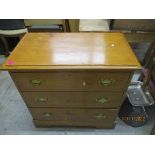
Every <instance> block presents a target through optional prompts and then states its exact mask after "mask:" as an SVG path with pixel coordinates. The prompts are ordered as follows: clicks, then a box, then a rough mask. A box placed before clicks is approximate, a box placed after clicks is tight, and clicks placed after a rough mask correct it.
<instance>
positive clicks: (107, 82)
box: [100, 79, 114, 86]
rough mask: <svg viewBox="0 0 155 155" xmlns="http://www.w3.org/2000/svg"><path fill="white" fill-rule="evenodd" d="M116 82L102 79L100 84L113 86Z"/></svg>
mask: <svg viewBox="0 0 155 155" xmlns="http://www.w3.org/2000/svg"><path fill="white" fill-rule="evenodd" d="M113 82H114V80H112V79H101V80H100V84H101V85H103V86H108V85H110V84H112V83H113Z"/></svg>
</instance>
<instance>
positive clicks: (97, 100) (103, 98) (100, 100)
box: [96, 97, 108, 104]
mask: <svg viewBox="0 0 155 155" xmlns="http://www.w3.org/2000/svg"><path fill="white" fill-rule="evenodd" d="M96 102H99V103H101V104H103V103H106V102H108V98H107V97H98V98H96Z"/></svg>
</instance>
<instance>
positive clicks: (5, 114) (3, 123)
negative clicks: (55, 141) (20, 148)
mask: <svg viewBox="0 0 155 155" xmlns="http://www.w3.org/2000/svg"><path fill="white" fill-rule="evenodd" d="M2 61H3V57H2V56H0V63H1V62H2ZM147 111H148V114H149V116H150V120H149V122H148V123H147V124H146V125H145V126H143V127H138V128H133V127H130V126H128V125H126V124H125V123H124V122H122V121H121V120H120V119H119V118H118V120H117V122H118V123H117V125H116V127H115V129H92V128H56V127H54V128H35V126H34V125H33V123H32V117H31V115H30V113H29V111H28V110H27V108H26V106H25V103H24V101H23V99H22V98H21V96H20V94H19V93H18V91H17V89H16V87H15V85H14V83H13V81H12V79H11V78H10V76H9V74H8V72H6V71H0V134H1V135H2V134H52V135H58V134H63V135H64V134H87V135H94V134H97V135H109V134H112V135H114V134H116V135H122V134H136V135H139V134H150V132H151V129H152V127H153V124H154V122H155V112H154V111H155V107H150V108H149V109H147Z"/></svg>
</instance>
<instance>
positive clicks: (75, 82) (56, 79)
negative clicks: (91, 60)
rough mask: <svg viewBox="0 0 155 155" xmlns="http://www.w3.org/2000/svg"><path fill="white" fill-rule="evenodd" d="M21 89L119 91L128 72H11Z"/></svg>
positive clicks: (125, 84) (125, 83) (124, 82)
mask: <svg viewBox="0 0 155 155" xmlns="http://www.w3.org/2000/svg"><path fill="white" fill-rule="evenodd" d="M11 75H12V77H13V79H14V81H15V83H16V84H17V86H18V87H19V88H20V90H22V91H103V90H107V91H121V90H122V89H124V88H125V87H126V86H127V84H128V83H127V82H128V79H129V76H130V73H126V72H125V73H118V72H115V73H108V72H51V73H12V74H11Z"/></svg>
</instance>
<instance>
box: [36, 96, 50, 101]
mask: <svg viewBox="0 0 155 155" xmlns="http://www.w3.org/2000/svg"><path fill="white" fill-rule="evenodd" d="M47 100H48V98H47V97H40V98H39V99H38V101H40V102H46V101H47Z"/></svg>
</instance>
